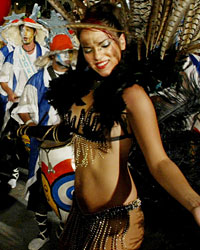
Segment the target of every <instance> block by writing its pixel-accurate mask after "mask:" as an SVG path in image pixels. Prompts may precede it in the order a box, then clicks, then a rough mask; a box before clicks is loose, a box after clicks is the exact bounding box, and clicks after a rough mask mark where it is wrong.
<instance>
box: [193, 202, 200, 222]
mask: <svg viewBox="0 0 200 250" xmlns="http://www.w3.org/2000/svg"><path fill="white" fill-rule="evenodd" d="M192 214H193V216H194V218H195V220H196V222H197V224H198V225H199V226H200V205H199V206H198V207H195V208H194V209H193V210H192Z"/></svg>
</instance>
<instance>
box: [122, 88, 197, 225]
mask: <svg viewBox="0 0 200 250" xmlns="http://www.w3.org/2000/svg"><path fill="white" fill-rule="evenodd" d="M123 98H124V100H125V102H126V105H127V110H128V113H129V119H130V122H131V126H132V129H133V131H134V133H135V136H136V138H137V141H138V143H139V145H140V147H141V149H142V151H143V154H144V156H145V159H146V162H147V165H148V167H149V170H150V172H151V173H152V175H153V176H154V178H155V179H156V180H157V181H158V182H159V183H160V185H161V186H162V187H163V188H165V189H166V191H168V192H169V194H171V195H172V196H173V197H174V198H175V199H177V200H178V201H179V202H180V203H181V204H182V205H183V206H184V207H185V208H187V209H188V210H189V211H190V212H192V213H193V215H194V217H195V219H196V220H197V223H198V224H199V225H200V196H199V195H198V194H197V193H196V192H195V191H194V190H193V189H192V188H191V186H190V185H189V183H188V181H187V180H186V178H185V177H184V175H183V174H182V172H181V171H180V170H179V168H178V167H177V166H176V164H175V163H174V162H172V161H171V160H170V159H169V157H168V156H167V154H166V152H165V150H164V148H163V145H162V141H161V137H160V132H159V128H158V124H157V118H156V113H155V110H154V107H153V104H152V102H151V100H150V98H149V97H148V95H147V94H146V93H145V91H144V89H143V88H142V87H140V86H138V85H134V86H132V87H130V88H128V89H126V90H125V91H124V95H123Z"/></svg>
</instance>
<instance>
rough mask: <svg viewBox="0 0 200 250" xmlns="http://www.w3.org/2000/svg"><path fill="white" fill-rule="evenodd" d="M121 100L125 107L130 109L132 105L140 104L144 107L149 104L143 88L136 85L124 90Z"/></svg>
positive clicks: (149, 101)
mask: <svg viewBox="0 0 200 250" xmlns="http://www.w3.org/2000/svg"><path fill="white" fill-rule="evenodd" d="M123 99H124V101H125V103H126V106H127V107H131V106H132V105H140V106H141V105H142V104H144V105H145V104H149V103H151V100H150V98H149V96H148V95H147V93H146V91H145V90H144V88H143V87H141V86H139V85H138V84H134V85H132V86H131V87H129V88H126V89H125V90H124V92H123Z"/></svg>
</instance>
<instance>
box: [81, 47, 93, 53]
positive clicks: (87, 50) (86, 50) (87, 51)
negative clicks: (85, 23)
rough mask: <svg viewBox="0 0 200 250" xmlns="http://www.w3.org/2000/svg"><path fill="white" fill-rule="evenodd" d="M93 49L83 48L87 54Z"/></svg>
mask: <svg viewBox="0 0 200 250" xmlns="http://www.w3.org/2000/svg"><path fill="white" fill-rule="evenodd" d="M91 51H92V49H91V48H83V52H84V53H85V54H88V53H90V52H91Z"/></svg>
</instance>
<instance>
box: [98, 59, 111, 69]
mask: <svg viewBox="0 0 200 250" xmlns="http://www.w3.org/2000/svg"><path fill="white" fill-rule="evenodd" d="M107 65H108V61H103V62H98V63H96V67H97V68H98V69H104V68H105V67H106V66H107Z"/></svg>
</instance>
